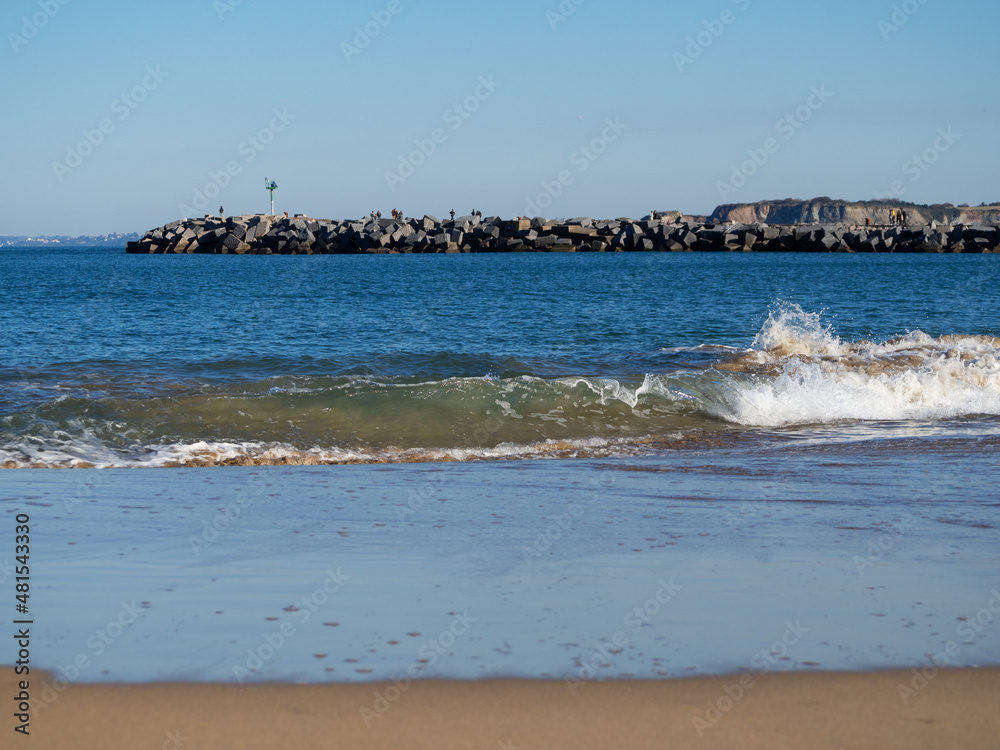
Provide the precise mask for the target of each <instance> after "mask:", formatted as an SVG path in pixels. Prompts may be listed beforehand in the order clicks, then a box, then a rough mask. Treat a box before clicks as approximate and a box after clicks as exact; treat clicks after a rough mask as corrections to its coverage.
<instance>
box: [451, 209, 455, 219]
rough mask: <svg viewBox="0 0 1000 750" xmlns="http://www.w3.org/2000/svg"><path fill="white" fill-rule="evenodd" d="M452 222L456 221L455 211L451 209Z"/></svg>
mask: <svg viewBox="0 0 1000 750" xmlns="http://www.w3.org/2000/svg"><path fill="white" fill-rule="evenodd" d="M451 220H452V221H455V209H454V208H453V209H451Z"/></svg>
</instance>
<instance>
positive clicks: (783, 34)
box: [0, 0, 1000, 235]
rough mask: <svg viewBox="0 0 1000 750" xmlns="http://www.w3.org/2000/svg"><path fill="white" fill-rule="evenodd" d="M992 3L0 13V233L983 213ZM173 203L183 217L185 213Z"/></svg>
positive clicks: (166, 6) (527, 0)
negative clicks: (418, 219) (295, 217)
mask: <svg viewBox="0 0 1000 750" xmlns="http://www.w3.org/2000/svg"><path fill="white" fill-rule="evenodd" d="M998 28H1000V3H996V2H995V0H949V1H948V2H945V0H906V1H905V2H894V1H893V0H886V1H884V2H883V1H879V0H838V2H802V0H798V1H797V2H793V1H792V0H711V1H698V2H676V1H672V0H657V1H656V2H653V1H652V0H616V2H610V1H609V0H582V2H581V0H563V2H562V3H560V0H547V1H545V0H536V1H531V0H507V2H504V3H469V2H455V1H454V0H363V1H356V2H355V1H349V2H327V1H326V0H284V2H276V1H274V0H242V1H240V0H170V2H164V3H139V2H134V1H133V0H4V2H3V3H2V6H0V31H2V32H3V36H4V39H3V44H4V46H3V48H2V49H0V64H2V66H3V67H2V70H3V76H2V78H0V80H2V83H0V86H2V89H0V90H2V92H3V104H4V113H3V116H2V122H3V137H2V138H0V154H2V160H0V165H2V178H3V179H2V187H0V190H2V193H0V198H2V204H0V205H2V209H0V234H5V235H11V234H18V235H20V234H27V235H40V234H73V235H75V234H99V233H104V232H117V231H121V232H130V231H145V230H146V229H148V228H151V227H154V226H159V225H161V224H163V223H166V222H169V221H172V220H174V219H177V218H181V217H183V216H185V215H191V216H194V215H198V216H200V215H203V214H205V213H209V212H213V213H214V212H216V211H217V210H218V208H219V206H220V205H221V206H223V207H224V208H225V211H226V213H227V214H235V213H264V212H267V210H268V208H269V204H268V193H267V192H266V191H265V189H264V178H265V177H270V178H271V179H273V180H275V181H276V182H277V183H278V185H279V188H278V190H277V191H276V192H275V199H276V206H275V207H276V209H277V211H278V212H281V211H289V212H290V213H306V214H309V215H312V216H317V217H322V218H349V217H356V216H360V215H364V214H367V213H368V212H369V211H372V210H381V211H382V213H383V215H388V214H389V212H390V210H391V209H392V208H399V209H401V210H402V211H404V212H405V213H406V215H408V216H412V215H416V216H421V215H423V214H424V213H429V214H433V215H436V216H439V217H440V216H443V215H445V214H446V213H447V212H448V210H449V209H452V208H454V209H455V210H456V211H457V212H458V213H460V214H464V213H468V212H469V211H471V210H472V209H479V210H481V211H482V212H483V213H484V215H491V214H499V215H501V216H505V217H509V216H515V215H520V214H528V213H534V211H533V210H531V209H533V208H535V207H537V208H538V209H539V212H540V213H541V214H543V215H545V216H548V217H573V216H581V215H589V216H595V217H617V216H638V215H642V214H645V213H647V212H648V211H650V210H652V209H657V210H670V209H679V210H683V211H685V212H689V213H708V212H709V211H711V210H712V208H714V207H715V206H716V205H717V204H719V203H730V202H749V201H755V200H762V199H779V198H788V197H794V198H810V197H816V196H822V195H826V196H830V197H833V198H845V199H850V200H861V199H869V198H874V197H875V196H876V194H886V193H891V194H893V195H896V196H897V197H899V198H901V199H903V200H909V201H913V202H917V203H935V202H940V203H943V202H953V203H955V204H959V203H963V202H968V203H971V204H973V205H978V204H979V203H981V202H983V201H991V202H992V201H1000V173H998V169H1000V138H998V135H1000V45H998V43H997V29H998ZM201 195H205V196H206V197H205V198H204V199H201V197H200V196H201Z"/></svg>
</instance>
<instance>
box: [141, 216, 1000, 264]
mask: <svg viewBox="0 0 1000 750" xmlns="http://www.w3.org/2000/svg"><path fill="white" fill-rule="evenodd" d="M998 248H1000V230H998V228H997V227H996V226H992V225H968V226H966V225H955V226H951V225H936V224H934V223H931V224H929V225H926V226H903V227H888V226H883V227H868V226H853V225H845V224H807V225H773V224H772V225H768V224H761V223H757V224H735V223H696V222H690V221H682V220H679V219H673V220H670V221H660V220H655V219H651V218H647V219H643V220H633V219H624V218H623V219H613V220H595V219H590V218H579V219H572V220H569V221H558V222H556V221H549V220H546V219H542V218H534V219H513V220H507V219H499V218H496V217H489V218H485V219H482V218H480V217H478V216H462V217H459V218H456V219H454V220H453V221H440V220H438V219H436V218H434V217H433V216H424V217H423V218H421V219H375V220H372V219H364V220H358V221H350V220H347V221H334V220H328V219H313V218H308V217H295V218H288V217H285V216H266V215H253V216H231V217H226V218H222V217H211V216H208V217H205V218H203V219H184V220H181V221H175V222H172V223H170V224H167V225H166V226H163V227H160V228H159V229H153V230H151V231H149V232H147V233H146V235H145V236H144V237H143V238H142V239H141V240H139V241H138V242H129V243H128V250H127V251H128V252H129V253H143V254H163V253H177V254H184V253H209V254H211V253H216V254H234V255H314V254H359V253H367V254H388V253H504V252H506V253H510V252H578V253H579V252H635V251H666V252H690V251H694V252H699V251H704V252H750V251H752V252H803V251H805V252H845V253H850V252H857V253H990V252H998Z"/></svg>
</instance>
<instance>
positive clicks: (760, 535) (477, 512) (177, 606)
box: [0, 248, 1000, 686]
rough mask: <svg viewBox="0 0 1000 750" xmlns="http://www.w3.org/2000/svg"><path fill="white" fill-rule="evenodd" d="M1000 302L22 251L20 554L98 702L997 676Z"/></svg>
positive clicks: (0, 492)
mask: <svg viewBox="0 0 1000 750" xmlns="http://www.w3.org/2000/svg"><path fill="white" fill-rule="evenodd" d="M998 289H1000V259H998V258H997V257H996V256H995V255H989V254H987V255H967V254H962V255H937V254H934V255H924V254H920V255H910V254H907V255H895V254H875V255H871V254H865V255H854V254H820V253H775V254H768V253H726V254H715V253H606V254H605V253H601V254H570V253H568V254H563V253H552V254H481V255H476V254H473V255H373V256H354V255H352V256H247V257H243V256H214V255H184V256H162V255H154V256H139V255H126V254H125V252H124V250H106V249H84V248H78V249H72V248H63V249H52V250H49V249H4V250H0V467H3V468H2V469H0V508H2V509H3V511H4V512H5V514H6V515H7V516H9V520H10V524H9V525H10V529H9V531H10V533H9V534H8V536H9V537H10V544H8V545H7V547H8V548H9V549H4V548H2V547H0V559H3V558H4V557H5V556H6V557H8V558H13V557H14V546H13V544H14V542H13V539H14V536H13V534H14V532H13V524H14V521H13V518H14V517H19V518H20V517H21V515H22V514H26V515H28V516H30V518H31V525H32V529H33V532H32V533H33V537H32V538H33V547H32V549H33V555H34V557H33V560H34V566H33V569H34V570H35V571H36V572H35V573H34V575H35V578H34V583H33V586H34V589H33V591H34V593H33V609H32V614H33V616H35V617H36V622H37V624H36V625H35V626H34V627H35V632H36V633H37V641H36V651H35V655H36V658H37V659H38V665H39V666H40V667H44V668H46V669H49V670H52V672H53V673H54V674H56V675H62V676H63V679H64V680H65V681H67V682H73V681H126V682H129V681H132V682H136V681H140V682H141V681H159V680H166V679H170V680H195V681H216V682H228V681H237V682H247V681H254V680H258V681H259V680H269V681H289V682H323V681H369V680H390V679H398V678H400V677H402V676H408V677H422V676H431V677H453V678H462V679H470V678H480V677H492V676H519V677H534V678H546V679H566V680H567V681H568V683H569V682H572V681H576V685H577V686H578V685H579V684H585V683H586V682H587V681H589V680H593V679H610V678H618V677H642V678H649V679H658V678H670V677H677V676H686V675H691V674H703V673H706V674H707V673H712V674H718V673H736V672H740V671H741V670H742V671H746V670H750V671H755V672H761V671H768V670H771V669H775V670H778V669H781V670H792V669H798V670H807V669H862V670H864V669H880V668H889V667H900V666H903V667H914V668H925V669H926V668H927V667H928V666H931V667H935V666H937V667H939V666H945V665H946V666H981V665H985V664H994V665H995V664H1000V624H997V623H994V619H995V618H998V617H1000V593H998V589H1000V531H998V528H1000V491H998V487H1000V469H998V458H1000V312H998V310H1000V292H998ZM8 582H9V581H8ZM320 600H322V602H320ZM116 623H117V624H116ZM286 625H287V628H286V627H285V626H286ZM289 629H290V632H289ZM11 653H12V652H11ZM79 657H83V661H84V662H86V664H87V666H86V667H81V666H80V664H81V663H82V662H80V661H79ZM3 661H4V654H3V653H0V662H3ZM8 661H12V660H8ZM60 670H62V671H60Z"/></svg>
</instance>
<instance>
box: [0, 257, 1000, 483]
mask: <svg viewBox="0 0 1000 750" xmlns="http://www.w3.org/2000/svg"><path fill="white" fill-rule="evenodd" d="M998 282H1000V262H998V261H997V259H996V258H995V257H994V256H991V255H839V254H838V255H827V254H801V253H794V254H754V253H748V254H743V253H740V254H677V253H635V254H630V253H626V254H593V255H590V254H588V255H568V254H541V255H536V254H531V255H528V254H511V255H502V254H501V255H459V256H447V257H437V256H434V257H431V256H379V257H374V256H372V257H368V256H315V257H312V256H308V257H293V258H289V257H282V256H278V257H270V256H259V257H245V258H244V257H228V256H148V257H147V256H136V255H125V254H124V253H122V252H120V251H107V250H84V249H77V250H72V249H61V250H54V251H48V250H5V251H3V252H0V295H2V299H3V304H2V307H0V330H2V331H3V339H2V341H3V343H2V347H0V465H4V466H8V467H23V466H90V465H96V466H163V465H166V466H174V465H185V464H195V465H203V464H218V463H230V464H232V463H262V462H263V463H266V462H281V463H317V462H318V463H338V462H344V461H397V460H407V461H411V460H441V459H449V460H454V459H469V458H473V459H475V458H491V457H523V456H538V455H593V454H594V452H595V451H597V452H601V453H602V455H605V454H606V455H613V454H614V453H615V452H616V451H618V452H621V451H624V452H633V451H636V450H645V449H646V448H647V447H649V446H654V447H656V446H660V447H662V445H663V444H664V441H666V442H670V441H676V440H681V439H688V438H691V437H692V436H694V437H699V436H705V435H718V434H733V433H734V432H736V433H739V434H740V435H743V436H746V435H748V434H751V432H748V431H756V432H753V434H760V431H761V430H774V429H778V430H784V431H786V432H787V431H788V430H801V428H802V427H804V426H809V427H817V426H822V427H823V428H824V429H825V428H828V427H830V426H831V425H836V426H837V428H838V430H837V432H838V435H840V436H844V435H846V436H850V435H851V434H867V431H869V430H871V429H873V428H875V429H877V428H878V427H879V426H880V425H882V426H886V427H890V426H891V427H892V428H894V429H898V427H899V425H900V423H903V424H913V425H916V424H918V423H919V424H921V425H925V424H927V423H928V422H930V423H937V424H939V425H944V424H945V423H948V424H951V423H953V421H954V420H962V422H963V425H964V426H965V427H968V426H969V424H968V423H969V420H972V421H973V422H975V425H974V426H979V427H982V428H983V429H984V430H986V432H992V431H994V429H995V426H996V421H995V420H996V416H997V415H998V414H1000V372H998V351H1000V349H998V346H997V341H996V340H994V338H993V337H995V336H997V335H1000V319H998V316H997V314H996V309H997V305H996V303H997V292H996V290H997V288H998ZM769 434H770V433H769Z"/></svg>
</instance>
